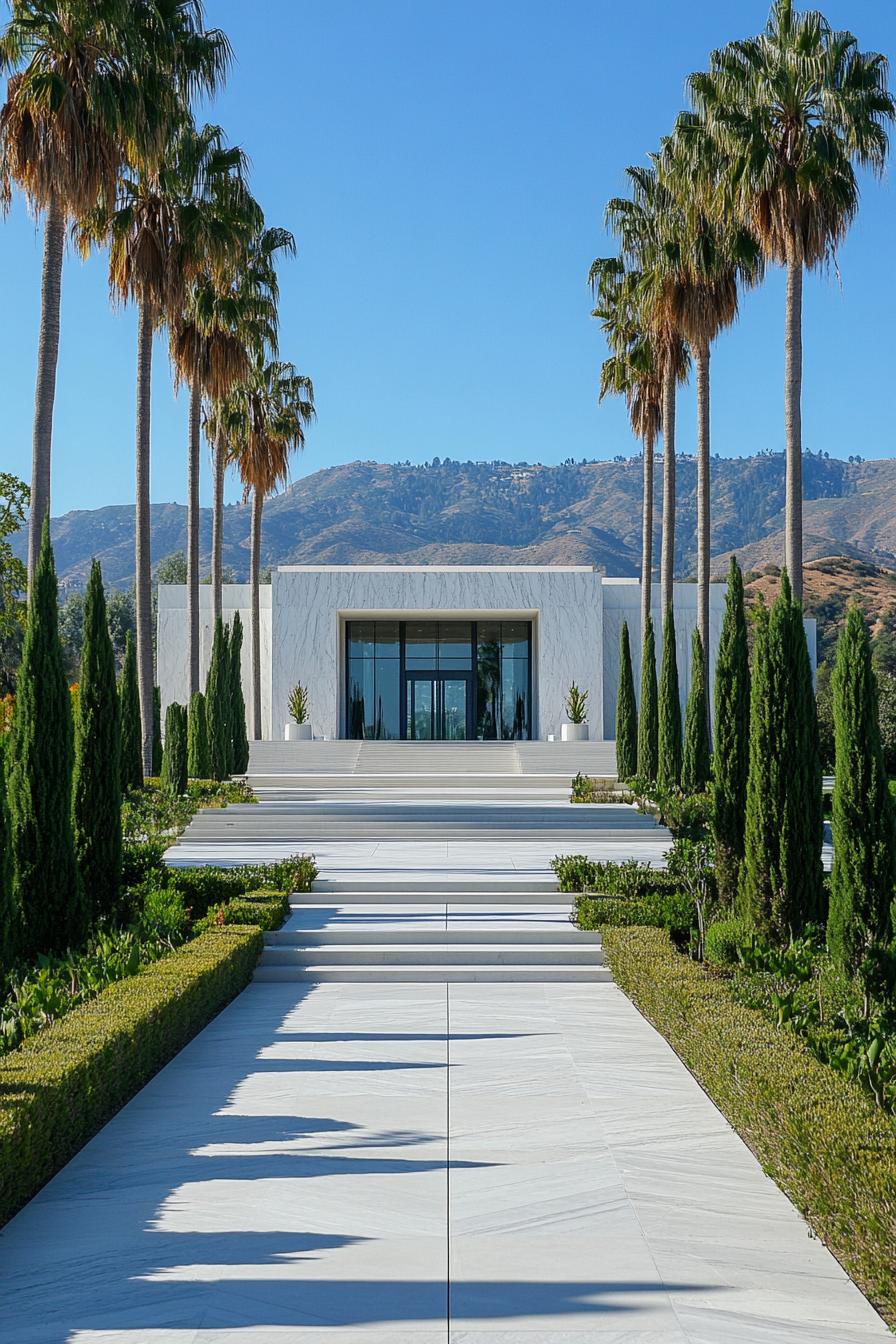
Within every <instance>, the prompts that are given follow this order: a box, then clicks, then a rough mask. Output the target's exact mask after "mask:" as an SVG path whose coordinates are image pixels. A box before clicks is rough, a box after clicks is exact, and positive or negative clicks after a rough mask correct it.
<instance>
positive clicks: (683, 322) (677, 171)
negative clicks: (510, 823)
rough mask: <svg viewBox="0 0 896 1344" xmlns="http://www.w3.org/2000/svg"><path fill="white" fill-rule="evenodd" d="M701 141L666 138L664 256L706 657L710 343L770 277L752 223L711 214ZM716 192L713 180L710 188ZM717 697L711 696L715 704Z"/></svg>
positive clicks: (711, 168)
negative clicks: (685, 386) (668, 211)
mask: <svg viewBox="0 0 896 1344" xmlns="http://www.w3.org/2000/svg"><path fill="white" fill-rule="evenodd" d="M694 148H695V145H694V142H693V140H692V138H689V137H688V136H687V135H686V134H685V133H684V131H683V130H682V129H681V127H680V123H679V133H678V134H676V135H673V136H670V137H668V138H667V139H666V140H664V141H663V145H662V149H661V153H660V160H659V162H660V165H661V178H662V181H663V183H664V185H665V186H666V187H667V189H668V191H669V193H670V195H671V197H672V200H673V202H674V207H675V210H674V217H672V218H670V219H667V221H666V224H665V228H664V234H665V249H664V262H665V268H666V271H667V272H668V304H669V312H670V316H671V319H672V321H673V322H674V324H675V326H676V327H677V329H678V330H679V331H680V332H681V333H682V335H683V336H684V338H685V340H686V341H687V343H688V346H689V347H690V350H691V354H692V356H693V361H694V374H695V383H696V392H697V629H698V631H699V633H700V643H701V647H702V649H703V651H704V658H706V657H708V650H709V566H710V508H709V489H710V479H709V477H710V465H709V464H710V398H709V391H710V373H709V360H710V349H711V346H712V343H713V341H714V340H715V339H716V337H717V336H718V335H719V332H720V331H722V330H723V328H725V327H729V326H731V324H732V323H733V322H734V321H735V319H736V318H737V313H738V291H739V286H740V285H742V284H751V285H752V284H756V283H758V282H759V280H760V279H761V278H762V272H763V266H762V254H761V250H760V247H759V244H758V242H757V240H756V239H755V238H754V236H753V234H752V233H751V232H750V231H749V230H748V229H746V228H744V227H742V226H738V225H736V224H733V223H732V222H731V220H730V219H729V218H727V217H718V216H716V215H714V214H713V213H711V212H710V210H709V209H708V208H707V205H706V203H705V201H704V200H703V199H702V198H701V195H700V194H699V193H695V191H694V170H695V167H696V168H697V169H698V172H699V174H700V176H701V178H702V180H704V181H706V182H707V183H709V184H711V183H712V180H713V174H714V172H715V170H716V164H715V163H714V161H713V160H712V159H710V160H709V161H708V162H706V163H703V164H700V163H699V161H698V160H695V157H694ZM710 190H711V186H710ZM708 704H709V701H708V699H707V708H708Z"/></svg>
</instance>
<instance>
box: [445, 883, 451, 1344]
mask: <svg viewBox="0 0 896 1344" xmlns="http://www.w3.org/2000/svg"><path fill="white" fill-rule="evenodd" d="M447 911H448V907H447V905H446V906H445V912H446V916H447ZM446 927H447V918H446ZM445 1340H446V1344H451V986H450V984H448V982H447V981H446V983H445Z"/></svg>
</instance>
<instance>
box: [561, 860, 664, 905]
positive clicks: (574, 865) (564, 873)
mask: <svg viewBox="0 0 896 1344" xmlns="http://www.w3.org/2000/svg"><path fill="white" fill-rule="evenodd" d="M551 867H552V868H553V870H554V872H555V873H556V875H557V885H558V887H559V890H560V891H591V892H597V893H599V894H600V895H602V896H621V897H622V898H623V899H625V900H634V899H635V898H637V897H639V896H646V895H647V894H648V893H649V892H654V891H666V890H671V889H672V888H673V887H674V885H675V884H674V883H673V882H672V880H671V879H670V878H669V875H668V874H667V873H666V872H665V871H664V870H663V869H662V868H651V867H650V865H649V864H647V863H640V862H639V861H638V860H637V859H626V860H625V862H624V863H610V862H606V863H602V862H600V861H599V860H596V859H588V858H586V857H585V855H584V854H559V855H557V857H556V858H554V859H552V860H551Z"/></svg>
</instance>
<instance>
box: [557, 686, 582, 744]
mask: <svg viewBox="0 0 896 1344" xmlns="http://www.w3.org/2000/svg"><path fill="white" fill-rule="evenodd" d="M587 707H588V692H587V691H582V690H580V689H579V687H578V686H577V685H576V683H575V682H573V683H572V685H571V686H570V688H569V690H568V692H567V695H566V715H567V722H566V723H564V724H563V727H562V728H561V730H560V732H561V737H562V738H563V741H564V742H583V741H584V740H585V739H586V738H587V736H588V724H587V722H586V719H585V715H586V713H587Z"/></svg>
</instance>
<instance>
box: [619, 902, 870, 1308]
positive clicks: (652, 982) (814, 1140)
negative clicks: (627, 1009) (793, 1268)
mask: <svg viewBox="0 0 896 1344" xmlns="http://www.w3.org/2000/svg"><path fill="white" fill-rule="evenodd" d="M603 943H604V947H605V950H606V953H607V956H608V960H609V964H610V967H611V969H612V971H613V975H614V977H615V979H616V982H617V984H618V985H619V986H620V987H621V988H622V989H623V990H624V991H625V993H626V994H628V995H629V997H630V998H631V999H632V1000H633V1001H634V1003H635V1004H636V1005H637V1006H638V1008H639V1009H640V1010H641V1012H642V1013H644V1015H645V1016H646V1017H647V1018H649V1019H650V1021H651V1022H653V1024H654V1025H655V1026H656V1027H657V1029H658V1030H659V1031H661V1032H662V1034H663V1035H664V1036H665V1037H666V1039H667V1040H668V1041H669V1043H670V1044H671V1046H672V1047H673V1049H674V1050H675V1051H676V1052H677V1053H678V1055H679V1056H680V1057H681V1059H682V1060H683V1061H684V1063H685V1064H686V1065H687V1067H688V1068H689V1069H690V1070H691V1072H692V1073H693V1074H694V1075H695V1076H696V1077H697V1079H698V1080H699V1081H700V1083H702V1085H703V1086H704V1087H705V1088H706V1090H707V1092H708V1093H709V1095H710V1097H711V1098H712V1099H713V1101H714V1102H715V1103H716V1105H717V1106H718V1107H719V1109H720V1110H721V1111H722V1112H723V1114H724V1115H725V1116H727V1118H728V1120H729V1121H730V1122H731V1124H732V1125H734V1127H735V1129H737V1130H738V1132H739V1133H740V1134H741V1135H742V1136H743V1137H744V1139H745V1140H746V1142H747V1143H748V1144H749V1146H750V1148H751V1149H752V1150H753V1152H754V1153H755V1154H756V1155H757V1157H758V1158H759V1161H760V1162H761V1163H762V1166H763V1167H764V1169H765V1170H766V1171H767V1172H768V1173H769V1174H770V1175H771V1176H772V1177H773V1178H774V1180H776V1181H777V1183H778V1184H779V1185H780V1186H781V1188H782V1190H784V1192H785V1193H786V1194H787V1195H788V1196H789V1197H790V1199H792V1200H793V1202H794V1203H795V1204H796V1206H797V1208H799V1209H800V1211H801V1212H802V1213H803V1214H804V1215H805V1217H806V1219H807V1220H808V1222H809V1223H810V1225H811V1226H812V1228H813V1229H814V1231H815V1232H816V1233H817V1235H818V1236H820V1237H821V1239H822V1240H823V1241H824V1242H825V1244H826V1245H827V1246H829V1247H830V1249H831V1250H832V1251H833V1253H834V1255H836V1256H837V1258H838V1259H839V1260H840V1262H841V1264H842V1265H843V1266H844V1268H845V1269H846V1270H847V1272H848V1273H849V1274H850V1275H851V1276H852V1278H853V1279H854V1280H855V1282H856V1283H857V1284H858V1286H859V1287H860V1288H861V1289H862V1291H863V1292H864V1293H866V1294H867V1295H868V1297H869V1298H870V1299H871V1301H872V1302H873V1303H874V1304H875V1306H876V1307H877V1308H878V1310H879V1311H881V1312H882V1313H883V1315H884V1316H885V1317H886V1318H887V1319H888V1320H889V1322H890V1323H891V1324H896V1276H894V1274H893V1246H894V1244H896V1200H894V1197H893V1191H894V1189H896V1124H894V1122H893V1121H892V1120H891V1119H890V1118H888V1117H887V1116H886V1115H885V1114H883V1112H881V1111H880V1110H879V1109H878V1108H877V1107H876V1106H875V1105H874V1103H873V1102H872V1101H871V1099H870V1098H869V1097H868V1096H866V1094H865V1093H864V1092H863V1091H862V1089H861V1087H860V1086H859V1085H858V1084H857V1083H854V1082H852V1081H851V1080H850V1079H849V1078H846V1077H844V1076H843V1075H842V1074H840V1073H837V1072H835V1071H834V1070H833V1069H831V1068H830V1067H828V1066H827V1065H826V1064H823V1063H821V1062H820V1061H819V1060H817V1059H815V1058H814V1057H813V1056H812V1055H811V1054H810V1053H809V1052H808V1050H807V1049H806V1048H805V1047H804V1046H803V1044H802V1043H801V1042H800V1041H799V1039H798V1038H797V1037H796V1036H794V1035H793V1034H792V1033H791V1032H785V1031H781V1030H779V1029H777V1028H776V1027H775V1026H773V1025H772V1024H771V1023H770V1022H768V1021H766V1020H765V1019H764V1017H763V1016H762V1015H761V1014H760V1013H758V1012H756V1011H754V1010H753V1009H750V1008H746V1007H744V1006H743V1005H741V1004H739V1003H736V1002H735V1001H734V1000H733V998H732V996H731V993H730V991H729V988H728V982H727V981H724V980H720V979H718V978H713V977H711V976H708V975H707V974H706V973H705V972H704V971H703V970H702V969H701V968H700V967H699V966H698V965H697V964H696V963H695V962H692V961H690V960H689V959H688V958H687V957H683V956H680V955H679V954H678V953H677V952H675V950H674V948H673V947H672V945H671V943H670V942H669V939H668V938H667V937H666V935H664V934H663V933H660V932H659V931H656V930H651V929H613V928H608V929H606V930H605V932H604V934H603Z"/></svg>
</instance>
